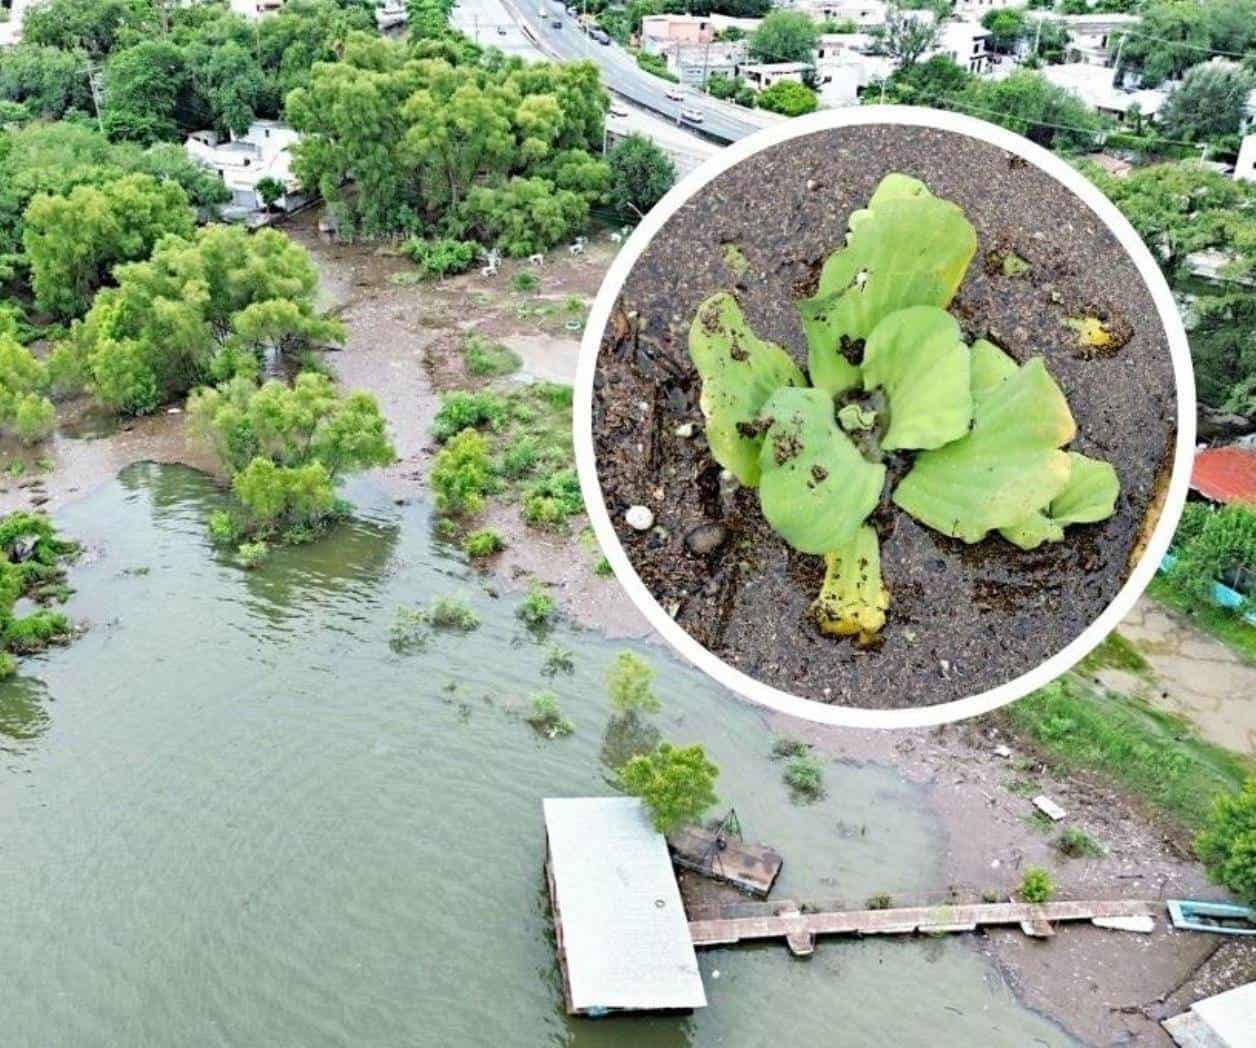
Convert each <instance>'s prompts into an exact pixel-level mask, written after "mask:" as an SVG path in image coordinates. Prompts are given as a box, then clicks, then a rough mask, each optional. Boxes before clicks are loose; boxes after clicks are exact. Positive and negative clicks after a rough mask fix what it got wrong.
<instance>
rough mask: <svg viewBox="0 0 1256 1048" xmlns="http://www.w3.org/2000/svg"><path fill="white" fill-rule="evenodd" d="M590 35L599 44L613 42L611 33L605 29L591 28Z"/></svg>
mask: <svg viewBox="0 0 1256 1048" xmlns="http://www.w3.org/2000/svg"><path fill="white" fill-rule="evenodd" d="M589 36H591V37H592V38H593V39H594V40H596V41H597V42H598V43H599V44H609V43H610V42H611V34H610V33H608V32H607V31H606V30H605V29H590V30H589Z"/></svg>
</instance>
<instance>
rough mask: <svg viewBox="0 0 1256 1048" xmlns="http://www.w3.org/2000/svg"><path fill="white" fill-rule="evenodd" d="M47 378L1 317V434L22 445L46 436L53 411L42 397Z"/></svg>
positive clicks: (52, 422)
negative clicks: (11, 434)
mask: <svg viewBox="0 0 1256 1048" xmlns="http://www.w3.org/2000/svg"><path fill="white" fill-rule="evenodd" d="M47 387H48V374H47V371H46V369H45V368H44V366H43V364H42V363H40V362H39V361H38V360H36V359H35V358H34V356H32V355H31V351H30V350H29V349H27V348H26V347H25V346H24V345H22V344H21V343H20V342H19V341H18V340H17V331H16V324H14V322H13V320H12V318H11V317H9V316H7V315H5V314H0V431H5V430H7V431H11V432H13V433H14V434H15V435H16V436H17V438H18V439H19V440H20V441H22V443H24V444H33V443H35V442H36V441H39V440H43V439H44V437H46V436H48V435H49V434H50V433H51V432H52V429H53V426H54V425H55V424H56V411H55V409H54V408H53V406H52V402H51V401H50V400H49V399H48V398H47V397H46V396H44V395H43V394H44V393H45V392H46V390H47Z"/></svg>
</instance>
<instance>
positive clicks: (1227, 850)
mask: <svg viewBox="0 0 1256 1048" xmlns="http://www.w3.org/2000/svg"><path fill="white" fill-rule="evenodd" d="M1195 852H1196V854H1197V855H1198V856H1199V859H1200V862H1202V863H1203V864H1204V868H1205V869H1206V870H1207V871H1208V877H1209V879H1210V880H1212V881H1213V882H1214V883H1216V884H1220V885H1223V886H1224V887H1226V888H1228V889H1229V890H1230V891H1232V892H1234V894H1235V895H1237V896H1238V897H1239V898H1240V899H1242V900H1243V901H1244V902H1245V903H1248V904H1251V905H1256V778H1253V779H1248V780H1247V782H1246V783H1245V784H1244V786H1243V789H1242V792H1240V793H1237V794H1228V793H1227V794H1222V795H1221V796H1219V797H1218V798H1217V799H1216V800H1215V801H1214V802H1213V808H1212V811H1211V812H1210V814H1209V816H1208V822H1207V824H1206V825H1205V827H1204V831H1203V832H1202V833H1201V834H1200V835H1199V836H1198V837H1197V838H1196V839H1195Z"/></svg>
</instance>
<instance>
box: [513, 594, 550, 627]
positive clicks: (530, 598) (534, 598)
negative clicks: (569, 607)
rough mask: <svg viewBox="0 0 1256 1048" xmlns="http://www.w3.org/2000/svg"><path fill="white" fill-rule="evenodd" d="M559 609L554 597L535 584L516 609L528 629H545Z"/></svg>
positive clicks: (517, 614) (516, 613)
mask: <svg viewBox="0 0 1256 1048" xmlns="http://www.w3.org/2000/svg"><path fill="white" fill-rule="evenodd" d="M557 611H558V605H557V604H556V603H555V602H554V598H553V597H551V596H550V595H549V594H548V593H546V592H545V590H543V589H542V588H541V587H540V586H537V585H533V586H532V588H531V589H529V590H528V595H527V596H526V597H524V598H523V603H521V604H520V605H519V607H518V608H516V609H515V615H516V616H518V617H519V618H520V619H521V620H522V621H523V624H524V625H525V626H527V627H528V629H530V630H543V629H545V628H546V627H548V626H549V624H550V622H551V621H552V620H553V618H554V615H555V614H556V613H557Z"/></svg>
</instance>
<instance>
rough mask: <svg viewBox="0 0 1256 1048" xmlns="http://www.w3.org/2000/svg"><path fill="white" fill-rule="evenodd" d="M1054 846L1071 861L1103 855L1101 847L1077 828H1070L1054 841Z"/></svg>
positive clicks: (1087, 834)
mask: <svg viewBox="0 0 1256 1048" xmlns="http://www.w3.org/2000/svg"><path fill="white" fill-rule="evenodd" d="M1055 846H1056V848H1057V849H1059V851H1060V852H1061V853H1063V854H1064V855H1067V856H1068V857H1069V858H1071V859H1080V858H1082V857H1083V856H1099V855H1102V854H1103V846H1102V845H1101V844H1100V843H1099V842H1098V841H1097V840H1095V839H1094V838H1093V837H1092V836H1091V835H1090V834H1089V833H1087V832H1086V831H1085V830H1083V829H1081V828H1080V827H1078V826H1070V827H1069V828H1068V829H1066V830H1065V831H1064V832H1063V833H1061V834H1060V836H1059V837H1057V838H1056V839H1055Z"/></svg>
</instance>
